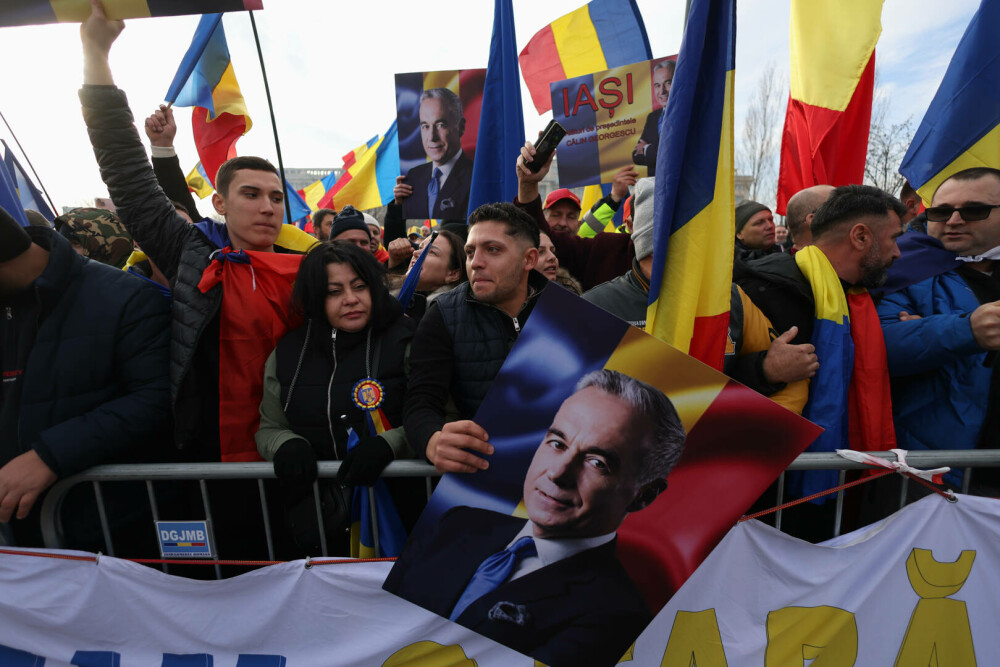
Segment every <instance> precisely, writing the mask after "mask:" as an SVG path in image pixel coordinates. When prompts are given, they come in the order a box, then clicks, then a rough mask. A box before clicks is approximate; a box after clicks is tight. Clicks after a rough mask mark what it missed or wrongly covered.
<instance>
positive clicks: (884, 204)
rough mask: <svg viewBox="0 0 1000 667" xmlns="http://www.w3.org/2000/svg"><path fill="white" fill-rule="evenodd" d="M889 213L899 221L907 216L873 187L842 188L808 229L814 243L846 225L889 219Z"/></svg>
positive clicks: (834, 194)
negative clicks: (866, 218)
mask: <svg viewBox="0 0 1000 667" xmlns="http://www.w3.org/2000/svg"><path fill="white" fill-rule="evenodd" d="M890 211H892V212H894V213H895V214H896V215H898V216H899V217H900V218H902V217H903V216H904V215H906V207H905V206H903V203H902V202H901V201H899V200H898V199H896V198H895V197H893V196H892V195H890V194H889V193H888V192H885V191H883V190H879V189H878V188H876V187H873V186H871V185H842V186H840V187H839V188H834V190H833V192H831V193H830V198H829V199H827V200H826V201H825V202H823V205H822V206H820V207H819V208H818V209H817V210H816V215H815V216H813V219H812V223H810V225H809V228H810V230H811V231H812V235H813V240H814V241H815V240H818V239H819V238H820V237H822V236H823V235H824V234H828V233H829V232H830V230H832V229H836V228H838V227H840V226H841V225H843V224H844V223H848V222H853V221H854V220H856V219H857V218H861V217H864V216H866V215H874V216H879V217H887V216H888V215H889V212H890ZM793 234H794V232H793Z"/></svg>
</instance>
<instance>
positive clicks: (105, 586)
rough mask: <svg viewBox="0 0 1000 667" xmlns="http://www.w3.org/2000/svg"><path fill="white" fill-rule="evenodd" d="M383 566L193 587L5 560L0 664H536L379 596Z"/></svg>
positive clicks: (1, 558) (49, 561) (274, 569)
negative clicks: (416, 661)
mask: <svg viewBox="0 0 1000 667" xmlns="http://www.w3.org/2000/svg"><path fill="white" fill-rule="evenodd" d="M50 553H67V554H77V555H88V554H80V553H79V552H50ZM391 566H392V563H349V564H335V565H315V566H313V567H311V568H309V569H306V568H305V567H304V561H295V562H291V563H285V564H282V565H274V566H271V567H266V568H262V569H260V570H256V571H254V572H251V573H249V574H244V575H241V576H239V577H234V578H232V579H227V580H223V581H195V580H191V579H184V578H181V577H174V576H170V575H166V574H164V573H163V572H160V571H158V570H153V569H150V568H148V567H145V566H142V565H138V564H136V563H131V562H128V561H123V560H118V559H116V558H110V557H106V556H102V557H101V558H100V560H99V562H98V563H96V564H95V563H93V562H85V561H74V560H57V559H53V558H41V557H37V556H24V555H9V554H2V555H0V665H3V667H21V666H22V665H24V666H30V667H42V665H45V666H46V667H55V666H57V665H71V664H75V665H86V666H87V667H98V666H100V667H132V666H134V665H142V666H148V665H157V666H158V665H163V667H182V666H183V667H186V666H187V665H199V666H200V667H209V666H211V667H233V666H234V665H238V666H239V667H297V666H299V665H324V666H327V665H386V666H392V665H403V664H410V663H411V661H413V660H416V659H419V658H424V659H425V660H427V661H428V662H426V663H420V664H427V665H456V666H459V665H469V666H472V665H477V664H478V665H480V666H481V667H484V666H486V665H497V666H506V665H514V666H515V667H516V666H518V665H523V666H526V667H531V666H532V665H534V661H533V660H531V659H530V658H527V657H525V656H523V655H520V654H518V653H515V652H513V651H511V650H510V649H508V648H505V647H503V646H501V645H500V644H496V643H494V642H493V641H491V640H489V639H486V638H485V637H482V636H480V635H477V634H475V633H474V632H471V631H469V630H467V629H465V628H463V627H461V626H460V625H456V624H454V623H452V622H450V621H448V620H447V619H445V618H441V617H440V616H437V615H435V614H432V613H430V612H428V611H425V610H423V609H421V608H420V607H417V606H416V605H413V604H410V603H409V602H406V601H405V600H401V599H399V598H397V597H395V596H394V595H390V594H389V593H385V592H383V591H382V588H381V586H382V581H383V580H384V579H385V575H386V573H388V571H389V568H390V567H391ZM114 654H118V655H119V656H120V657H118V658H116V657H115V656H114ZM209 656H210V657H209ZM467 658H469V659H474V660H475V662H472V661H471V660H468V661H467V660H466V659H467Z"/></svg>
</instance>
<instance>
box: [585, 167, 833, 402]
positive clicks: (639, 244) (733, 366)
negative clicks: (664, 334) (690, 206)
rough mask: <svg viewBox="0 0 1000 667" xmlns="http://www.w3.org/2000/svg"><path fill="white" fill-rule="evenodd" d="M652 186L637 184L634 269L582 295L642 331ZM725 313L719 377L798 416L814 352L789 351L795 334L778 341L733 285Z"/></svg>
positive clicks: (813, 365) (810, 349)
mask: <svg viewBox="0 0 1000 667" xmlns="http://www.w3.org/2000/svg"><path fill="white" fill-rule="evenodd" d="M654 183H655V180H654V179H653V178H641V179H639V182H638V183H637V184H636V187H635V202H634V207H633V211H634V213H633V221H632V244H633V246H634V247H635V258H634V259H633V261H632V268H631V269H630V270H629V271H628V273H626V274H625V275H622V276H619V277H617V278H615V279H614V280H610V281H608V282H606V283H603V284H601V285H598V286H597V287H595V288H593V289H591V290H590V291H588V292H586V293H585V294H584V295H583V298H584V299H586V300H587V301H589V302H590V303H592V304H594V305H596V306H600V307H601V308H603V309H604V310H606V311H608V312H609V313H611V314H612V315H614V316H616V317H618V318H620V319H623V320H625V321H626V322H628V323H629V324H631V325H632V326H634V327H638V328H640V329H642V328H645V326H646V308H647V305H648V303H649V279H650V276H651V275H652V269H653V197H654V190H655V186H654ZM729 307H730V317H729V340H730V341H731V342H732V345H731V346H730V347H729V348H727V350H726V359H725V363H724V366H723V372H725V373H726V375H728V376H730V377H731V378H733V379H734V380H737V381H738V382H742V383H743V384H745V385H747V386H748V387H750V388H751V389H753V390H754V391H757V392H759V393H761V394H763V395H765V396H772V395H775V394H777V393H778V392H781V395H780V396H778V395H775V396H774V400H776V401H778V402H779V403H781V404H782V405H784V406H785V407H787V408H789V409H790V410H793V411H796V412H799V413H801V411H802V407H803V406H804V405H805V402H806V397H807V394H808V386H806V385H805V383H803V382H802V380H805V379H806V378H808V377H811V376H812V375H813V374H814V373H815V372H816V369H817V368H818V364H817V363H816V355H815V353H814V352H815V351H814V349H813V346H812V345H790V344H789V343H788V341H789V340H790V338H791V337H792V336H794V334H795V332H791V333H789V332H786V333H785V334H784V335H782V336H780V337H777V332H775V331H774V330H773V329H772V328H771V323H770V322H769V321H768V319H767V317H765V316H764V314H763V313H761V312H760V311H759V310H758V309H757V307H756V306H754V304H753V302H752V301H750V299H748V298H746V295H745V294H743V293H742V291H741V290H740V288H739V287H737V286H736V285H733V286H732V288H731V290H730V303H729ZM786 385H787V386H786Z"/></svg>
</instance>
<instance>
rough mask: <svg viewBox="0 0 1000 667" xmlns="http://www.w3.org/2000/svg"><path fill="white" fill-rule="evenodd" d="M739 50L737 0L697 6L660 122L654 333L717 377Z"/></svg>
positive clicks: (730, 236) (730, 235) (724, 318)
mask: <svg viewBox="0 0 1000 667" xmlns="http://www.w3.org/2000/svg"><path fill="white" fill-rule="evenodd" d="M735 45H736V3H735V0H693V2H692V3H691V5H690V11H689V13H688V22H687V27H686V28H685V29H684V41H683V43H682V44H681V52H680V54H679V55H678V57H677V70H676V71H675V72H674V82H673V87H672V88H671V90H670V103H669V104H667V109H666V111H665V112H664V114H663V116H662V117H661V118H660V146H659V150H658V152H657V155H656V163H657V164H658V165H663V169H662V171H660V173H658V174H657V175H656V186H655V187H656V194H655V200H654V209H653V210H654V217H653V220H654V222H653V269H652V276H651V278H650V288H649V310H648V311H647V313H648V314H647V318H646V331H647V332H649V333H650V334H652V335H654V336H656V337H657V338H659V339H661V340H664V341H666V342H667V343H670V344H671V345H673V346H674V347H676V348H677V349H679V350H682V351H684V352H687V353H688V354H690V355H691V356H693V357H695V358H696V359H699V360H701V361H703V362H705V363H706V364H708V365H710V366H712V367H714V368H716V369H721V368H722V360H723V356H724V355H725V350H726V340H727V335H728V328H729V299H730V285H731V283H732V275H733V274H732V271H733V243H734V236H735V231H734V229H735V225H734V220H733V210H734V204H733V199H734V197H733V80H734V74H735V61H734V52H735ZM640 183H641V181H640ZM636 198H637V199H638V196H637V197H636Z"/></svg>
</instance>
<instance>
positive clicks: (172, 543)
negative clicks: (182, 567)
mask: <svg viewBox="0 0 1000 667" xmlns="http://www.w3.org/2000/svg"><path fill="white" fill-rule="evenodd" d="M156 536H157V538H158V539H159V542H160V554H162V556H163V557H164V558H214V557H215V548H214V544H213V541H212V530H211V528H210V526H209V522H208V521H157V522H156Z"/></svg>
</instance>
